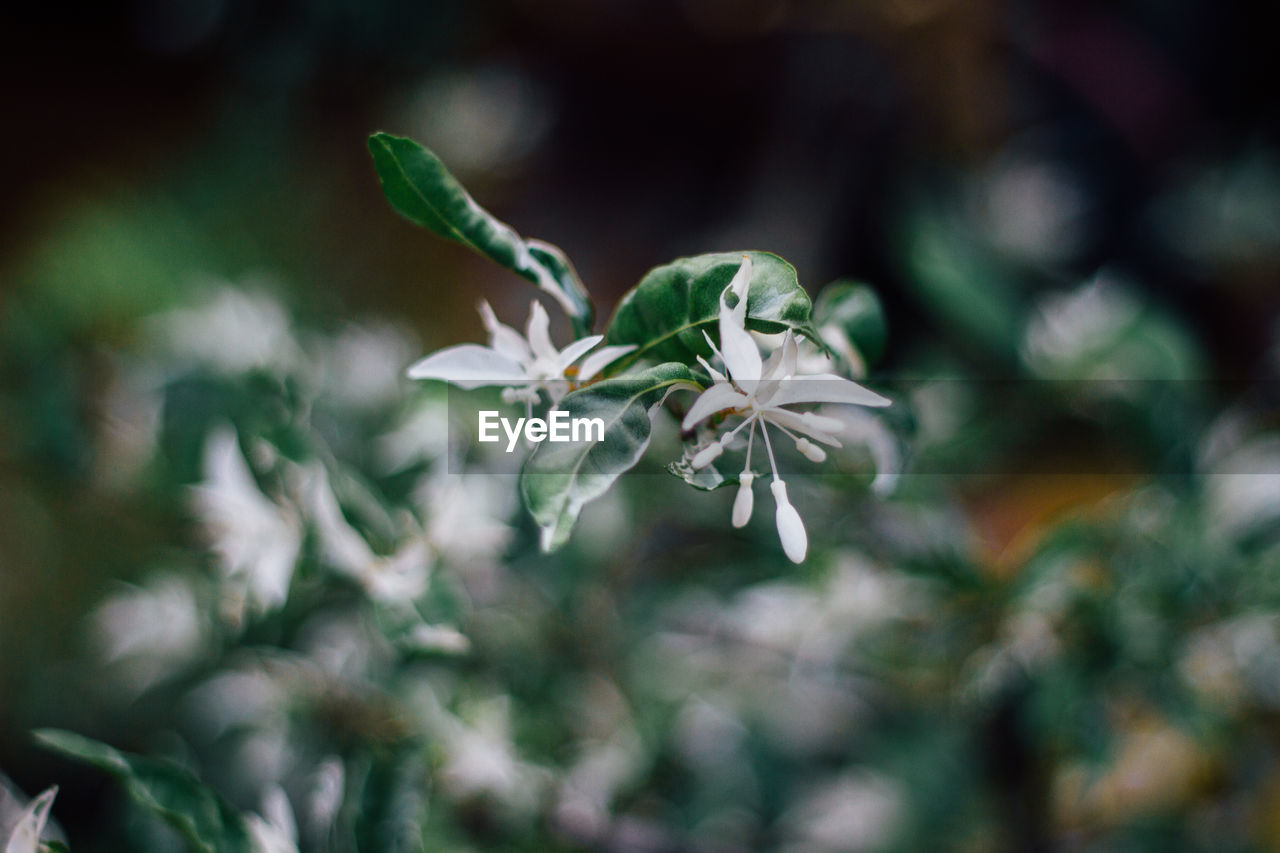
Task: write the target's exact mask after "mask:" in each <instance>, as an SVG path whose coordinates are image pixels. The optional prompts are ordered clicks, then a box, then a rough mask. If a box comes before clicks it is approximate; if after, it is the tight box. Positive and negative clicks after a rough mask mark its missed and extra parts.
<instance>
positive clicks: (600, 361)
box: [578, 344, 636, 382]
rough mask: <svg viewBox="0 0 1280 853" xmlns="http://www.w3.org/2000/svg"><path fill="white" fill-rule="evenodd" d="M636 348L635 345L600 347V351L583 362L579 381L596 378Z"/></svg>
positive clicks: (579, 370)
mask: <svg viewBox="0 0 1280 853" xmlns="http://www.w3.org/2000/svg"><path fill="white" fill-rule="evenodd" d="M635 348H636V345H635V344H627V345H625V346H611V347H600V349H598V350H596V351H595V352H593V353H591V355H589V356H587V357H586V358H584V359H583V360H582V366H581V367H579V369H578V381H579V382H587V381H589V380H591V379H595V378H596V374H597V373H599V372H600V371H602V370H604V369H605V368H606V367H608V366H609V365H611V364H613V363H614V362H615V361H617V360H618V359H620V358H622V357H623V356H624V355H626V354H627V353H629V352H631V351H632V350H633V349H635Z"/></svg>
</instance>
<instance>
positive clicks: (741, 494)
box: [733, 471, 756, 527]
mask: <svg viewBox="0 0 1280 853" xmlns="http://www.w3.org/2000/svg"><path fill="white" fill-rule="evenodd" d="M755 478H756V475H755V474H752V473H751V472H750V471H743V472H742V474H741V475H739V477H738V496H737V497H736V498H734V499H733V526H734V527H746V526H747V522H748V521H750V520H751V510H752V509H753V508H754V507H755V502H756V500H755V494H754V493H753V492H752V491H751V483H752V481H754V480H755Z"/></svg>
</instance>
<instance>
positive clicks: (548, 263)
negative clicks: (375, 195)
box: [369, 133, 592, 335]
mask: <svg viewBox="0 0 1280 853" xmlns="http://www.w3.org/2000/svg"><path fill="white" fill-rule="evenodd" d="M369 153H370V154H372V155H373V165H374V168H375V169H376V170H377V172H378V179H379V180H380V181H381V182H382V191H383V193H384V194H385V195H386V197H387V201H389V202H391V206H392V207H394V208H395V209H396V211H397V212H398V213H399V214H400V215H401V216H403V217H405V218H406V219H408V220H409V221H410V222H413V223H416V224H418V225H421V226H422V227H424V228H427V229H429V230H431V231H433V232H435V233H436V234H439V235H440V236H441V237H446V238H448V239H450V240H455V241H457V242H459V243H461V244H462V245H464V246H467V247H468V248H471V249H474V250H476V251H477V252H479V253H480V254H482V255H484V256H485V257H487V258H489V259H490V260H492V261H494V262H496V263H498V264H501V265H502V266H504V267H506V268H507V269H509V270H511V271H512V272H514V273H516V274H517V275H519V276H521V277H523V278H525V279H528V280H529V281H531V282H533V283H534V284H536V285H537V286H538V287H539V288H541V289H542V290H544V291H546V292H547V293H549V294H551V296H552V297H553V298H554V299H555V300H556V301H557V302H558V303H559V304H560V306H561V307H562V308H563V309H564V311H565V313H566V314H568V315H569V319H570V320H571V321H572V322H573V325H574V330H575V331H576V332H577V333H578V334H579V335H585V334H586V333H588V332H589V331H590V330H591V322H592V308H591V302H590V300H589V299H588V298H587V291H586V288H584V287H583V286H582V282H581V281H580V280H579V279H578V274H577V273H576V272H574V269H573V266H572V265H571V264H570V263H569V260H568V258H566V257H565V255H564V253H563V252H561V251H560V250H559V249H558V248H556V247H555V246H552V245H551V244H549V243H544V242H542V241H540V240H526V239H524V238H523V237H521V236H520V235H519V234H517V233H516V232H515V230H514V229H513V228H511V226H509V225H507V224H506V223H504V222H501V221H499V220H498V219H496V218H495V217H494V216H493V215H492V214H490V213H489V212H488V211H487V210H485V209H484V208H482V207H481V206H480V205H478V204H476V202H475V200H473V199H472V198H471V196H470V195H469V194H468V193H467V191H466V190H465V189H463V187H462V184H460V183H458V180H457V178H455V177H454V176H453V175H452V174H450V173H449V170H448V169H446V168H445V165H444V163H442V162H440V158H439V157H437V156H436V155H435V154H433V153H432V152H431V151H429V150H428V149H426V148H423V147H422V146H421V145H419V144H418V143H416V142H414V141H413V140H412V139H405V138H403V137H399V136H392V135H391V134H389V133H375V134H373V135H372V136H370V137H369Z"/></svg>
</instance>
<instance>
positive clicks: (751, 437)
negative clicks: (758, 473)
mask: <svg viewBox="0 0 1280 853" xmlns="http://www.w3.org/2000/svg"><path fill="white" fill-rule="evenodd" d="M755 440H756V423H755V416H754V415H753V416H752V419H751V432H749V433H747V461H746V462H744V463H743V464H742V473H744V474H746V473H748V472H749V471H750V470H751V446H752V445H753V444H754V443H755Z"/></svg>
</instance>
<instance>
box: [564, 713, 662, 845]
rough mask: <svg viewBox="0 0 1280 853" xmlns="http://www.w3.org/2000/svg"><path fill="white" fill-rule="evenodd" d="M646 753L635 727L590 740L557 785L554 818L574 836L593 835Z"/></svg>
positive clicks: (634, 776)
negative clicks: (603, 739)
mask: <svg viewBox="0 0 1280 853" xmlns="http://www.w3.org/2000/svg"><path fill="white" fill-rule="evenodd" d="M647 761H648V756H647V754H646V752H645V749H644V744H643V743H642V741H641V740H640V737H639V735H638V734H637V733H636V731H635V729H634V728H632V727H630V726H627V727H625V728H623V729H622V730H620V731H618V732H617V733H615V734H614V736H613V737H611V738H609V740H607V741H605V742H603V743H590V744H588V745H587V747H586V749H584V750H583V753H582V755H581V756H580V757H579V758H578V759H577V760H576V761H574V763H573V765H572V766H571V767H570V768H569V770H568V772H567V773H566V774H565V776H564V779H563V781H562V782H561V785H560V792H559V798H558V800H557V802H556V810H555V817H556V822H557V823H558V824H559V826H560V827H561V828H562V829H563V830H565V831H566V832H568V833H569V834H570V835H571V836H572V837H574V838H581V839H589V838H594V837H596V836H597V835H598V834H599V833H600V832H601V831H602V830H603V829H604V827H605V826H606V825H607V824H608V822H609V809H610V806H611V804H612V803H613V799H614V797H615V796H616V794H617V792H618V790H619V789H620V788H622V787H623V786H624V785H627V784H629V783H631V782H633V781H634V780H635V779H637V778H638V777H639V776H640V775H641V773H642V772H643V770H644V767H645V766H646V764H647Z"/></svg>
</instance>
